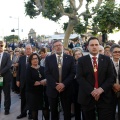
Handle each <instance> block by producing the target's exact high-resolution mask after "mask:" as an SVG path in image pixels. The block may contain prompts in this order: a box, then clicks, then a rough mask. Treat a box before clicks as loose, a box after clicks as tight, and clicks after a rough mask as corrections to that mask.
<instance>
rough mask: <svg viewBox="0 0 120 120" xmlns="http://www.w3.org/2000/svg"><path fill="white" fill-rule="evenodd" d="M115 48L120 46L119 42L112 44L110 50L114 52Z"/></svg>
mask: <svg viewBox="0 0 120 120" xmlns="http://www.w3.org/2000/svg"><path fill="white" fill-rule="evenodd" d="M115 48H120V45H118V44H114V45H112V46H111V48H110V52H113V50H114V49H115Z"/></svg>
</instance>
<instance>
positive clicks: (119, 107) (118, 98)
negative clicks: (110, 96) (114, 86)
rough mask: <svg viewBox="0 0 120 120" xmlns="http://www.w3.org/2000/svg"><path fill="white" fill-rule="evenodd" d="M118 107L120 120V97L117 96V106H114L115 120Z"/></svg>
mask: <svg viewBox="0 0 120 120" xmlns="http://www.w3.org/2000/svg"><path fill="white" fill-rule="evenodd" d="M117 106H118V116H117V120H120V97H117V96H116V95H115V104H114V109H113V110H114V119H115V116H116V107H117Z"/></svg>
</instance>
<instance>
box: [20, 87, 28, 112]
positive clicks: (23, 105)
mask: <svg viewBox="0 0 120 120" xmlns="http://www.w3.org/2000/svg"><path fill="white" fill-rule="evenodd" d="M20 95H21V114H27V113H26V112H27V110H26V92H25V87H23V88H21V89H20Z"/></svg>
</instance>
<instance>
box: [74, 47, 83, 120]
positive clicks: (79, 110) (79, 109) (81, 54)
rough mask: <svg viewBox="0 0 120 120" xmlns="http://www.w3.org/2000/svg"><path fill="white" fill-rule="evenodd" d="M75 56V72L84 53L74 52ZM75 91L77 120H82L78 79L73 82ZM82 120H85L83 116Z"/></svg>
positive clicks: (77, 50)
mask: <svg viewBox="0 0 120 120" xmlns="http://www.w3.org/2000/svg"><path fill="white" fill-rule="evenodd" d="M73 56H74V59H75V70H76V66H77V64H78V59H79V58H80V57H82V56H83V53H82V51H81V50H80V49H76V50H75V51H74V52H73ZM73 87H74V88H73V91H74V109H75V120H81V112H82V111H81V105H80V104H79V103H78V102H77V101H78V89H79V84H78V82H77V80H76V78H75V79H74V82H73ZM82 118H83V120H84V117H83V115H82Z"/></svg>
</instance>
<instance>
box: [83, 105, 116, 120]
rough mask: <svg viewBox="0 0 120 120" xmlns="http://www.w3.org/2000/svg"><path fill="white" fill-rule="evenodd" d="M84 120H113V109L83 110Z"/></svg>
mask: <svg viewBox="0 0 120 120" xmlns="http://www.w3.org/2000/svg"><path fill="white" fill-rule="evenodd" d="M83 116H84V120H114V119H113V107H111V108H92V109H83Z"/></svg>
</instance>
